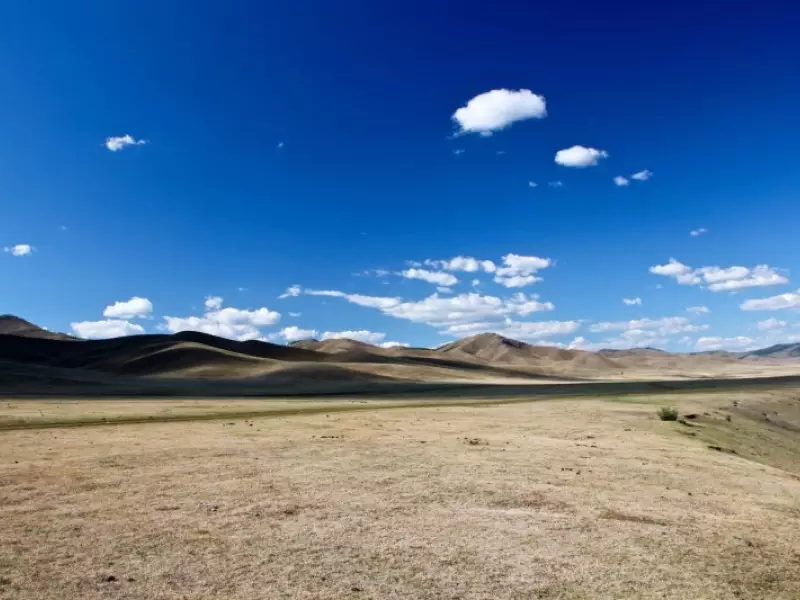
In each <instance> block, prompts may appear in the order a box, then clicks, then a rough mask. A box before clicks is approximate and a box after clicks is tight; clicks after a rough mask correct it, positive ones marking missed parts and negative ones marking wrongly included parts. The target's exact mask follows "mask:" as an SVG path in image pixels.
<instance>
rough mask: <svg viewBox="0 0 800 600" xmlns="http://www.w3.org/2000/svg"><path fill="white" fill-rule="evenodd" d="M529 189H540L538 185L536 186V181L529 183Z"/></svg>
mask: <svg viewBox="0 0 800 600" xmlns="http://www.w3.org/2000/svg"><path fill="white" fill-rule="evenodd" d="M528 187H529V188H535V187H538V185H537V184H536V182H535V181H529V182H528Z"/></svg>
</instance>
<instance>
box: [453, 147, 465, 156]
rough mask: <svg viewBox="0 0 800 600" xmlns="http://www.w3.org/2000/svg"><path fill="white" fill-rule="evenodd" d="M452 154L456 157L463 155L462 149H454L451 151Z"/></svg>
mask: <svg viewBox="0 0 800 600" xmlns="http://www.w3.org/2000/svg"><path fill="white" fill-rule="evenodd" d="M453 154H455V155H456V156H461V155H462V154H464V149H463V148H456V149H455V150H453Z"/></svg>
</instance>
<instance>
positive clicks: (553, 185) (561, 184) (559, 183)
mask: <svg viewBox="0 0 800 600" xmlns="http://www.w3.org/2000/svg"><path fill="white" fill-rule="evenodd" d="M547 187H551V188H560V187H564V182H563V181H548V182H547Z"/></svg>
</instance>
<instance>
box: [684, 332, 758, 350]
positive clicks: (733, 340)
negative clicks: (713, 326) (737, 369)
mask: <svg viewBox="0 0 800 600" xmlns="http://www.w3.org/2000/svg"><path fill="white" fill-rule="evenodd" d="M754 345H755V340H754V339H752V338H749V337H745V336H743V335H739V336H736V337H730V338H723V337H701V338H699V339H698V340H697V342H696V343H695V349H696V350H698V351H699V352H709V351H712V350H749V349H750V348H753V347H754Z"/></svg>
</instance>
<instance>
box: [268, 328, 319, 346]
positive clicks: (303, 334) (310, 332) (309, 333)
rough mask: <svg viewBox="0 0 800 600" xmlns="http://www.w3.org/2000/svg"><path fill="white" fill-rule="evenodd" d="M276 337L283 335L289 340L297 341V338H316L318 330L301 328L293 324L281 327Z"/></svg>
mask: <svg viewBox="0 0 800 600" xmlns="http://www.w3.org/2000/svg"><path fill="white" fill-rule="evenodd" d="M275 337H282V338H283V339H284V340H286V341H287V342H296V341H297V340H307V339H309V338H316V337H317V331H316V330H315V329H300V328H299V327H295V326H294V325H291V326H289V327H284V328H283V329H281V330H280V331H279V332H278V333H277V334H275Z"/></svg>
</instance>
